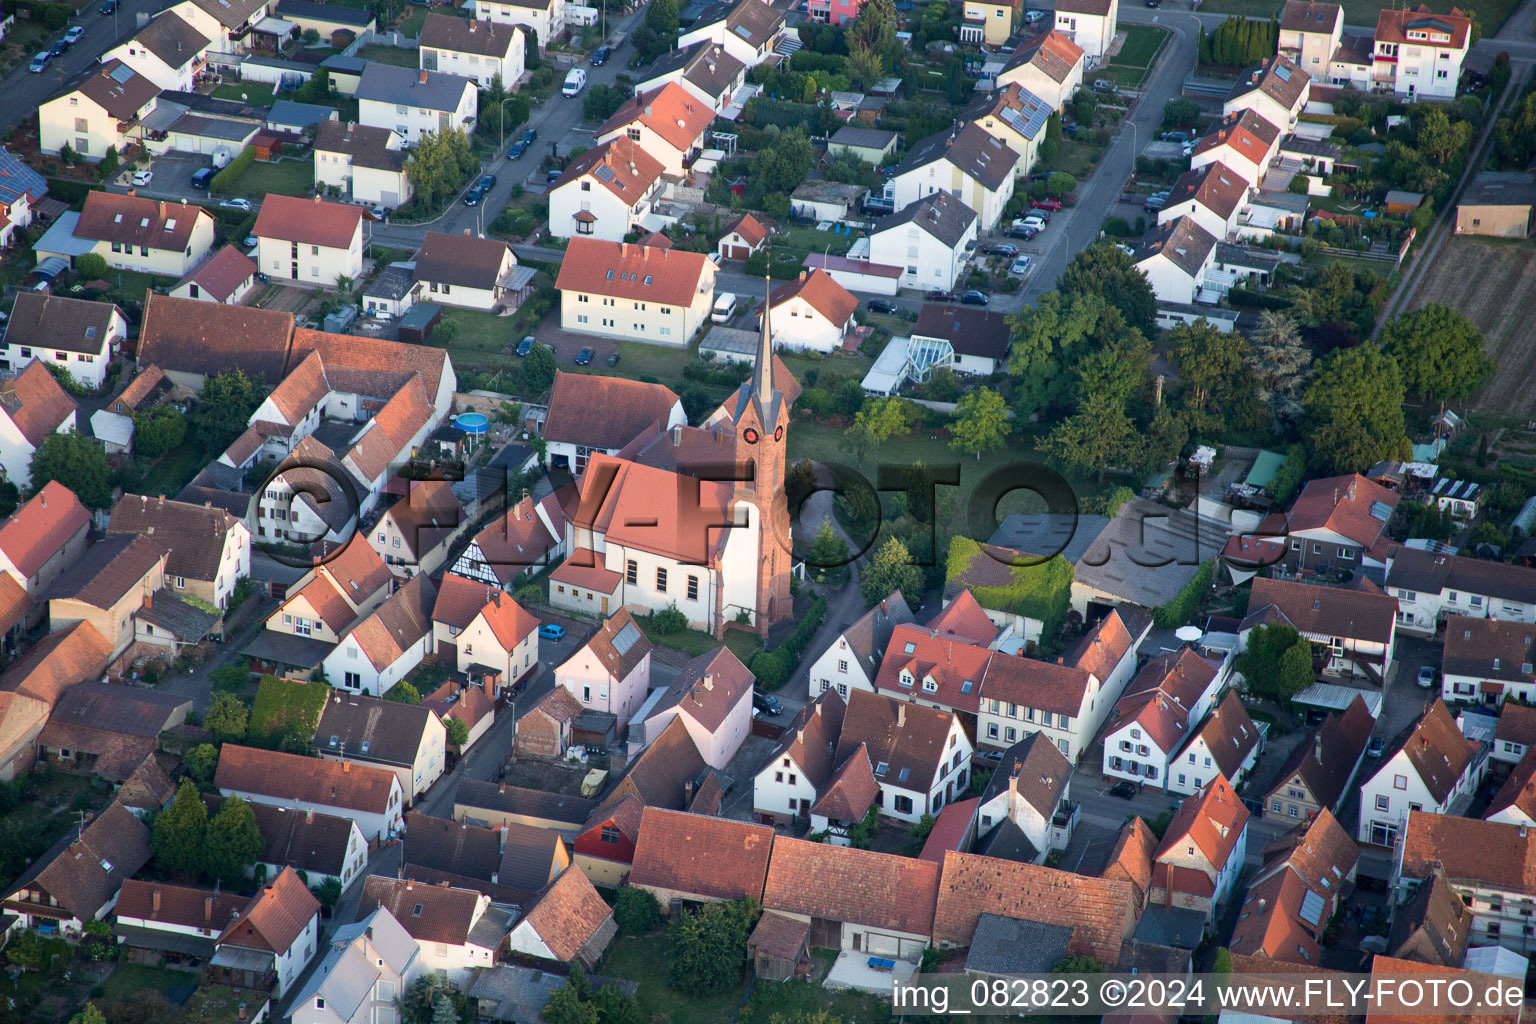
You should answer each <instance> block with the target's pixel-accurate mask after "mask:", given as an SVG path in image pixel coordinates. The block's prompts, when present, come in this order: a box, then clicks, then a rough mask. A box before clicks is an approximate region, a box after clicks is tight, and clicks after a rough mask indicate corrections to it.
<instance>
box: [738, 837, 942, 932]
mask: <svg viewBox="0 0 1536 1024" xmlns="http://www.w3.org/2000/svg"><path fill="white" fill-rule="evenodd" d="M938 889H939V866H938V865H937V864H934V863H932V862H931V861H925V860H913V859H912V858H910V857H898V856H895V855H893V854H888V853H875V852H873V851H871V850H856V849H854V848H853V847H851V846H831V845H828V844H826V843H811V842H807V841H805V840H803V839H788V838H785V837H782V836H780V837H779V838H777V839H775V840H774V842H773V856H772V857H771V858H770V859H769V862H768V878H767V882H766V884H765V885H764V888H763V909H764V910H777V911H781V912H783V913H786V914H804V915H808V916H811V917H820V918H826V919H828V920H832V921H842V922H845V923H847V924H854V925H865V926H868V927H873V928H886V929H889V930H891V931H896V932H905V933H906V934H909V935H923V936H926V935H929V934H930V933H932V931H933V930H934V913H933V910H934V903H935V900H936V899H937V894H938Z"/></svg>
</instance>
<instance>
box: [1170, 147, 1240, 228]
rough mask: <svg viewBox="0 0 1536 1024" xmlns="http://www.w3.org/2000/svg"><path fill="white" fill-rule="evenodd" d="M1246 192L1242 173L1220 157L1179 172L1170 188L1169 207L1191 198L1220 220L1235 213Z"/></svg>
mask: <svg viewBox="0 0 1536 1024" xmlns="http://www.w3.org/2000/svg"><path fill="white" fill-rule="evenodd" d="M1247 195H1248V182H1247V181H1246V180H1245V179H1244V178H1243V176H1242V175H1240V174H1238V173H1237V172H1236V171H1234V170H1233V169H1232V168H1230V167H1228V166H1227V165H1226V164H1224V163H1222V162H1221V161H1220V160H1213V161H1212V162H1210V163H1208V164H1205V165H1204V166H1202V167H1198V168H1195V169H1194V170H1191V171H1185V172H1184V173H1183V174H1181V175H1179V180H1178V181H1176V182H1174V183H1173V188H1172V189H1171V190H1170V191H1169V194H1168V206H1169V207H1174V206H1178V205H1179V204H1180V203H1187V202H1189V201H1190V200H1191V199H1193V200H1195V201H1196V202H1197V203H1199V204H1200V205H1201V206H1204V207H1205V208H1207V209H1209V210H1212V211H1214V212H1215V214H1216V215H1217V216H1218V217H1220V218H1221V219H1222V220H1227V219H1228V218H1230V217H1231V216H1232V215H1233V214H1234V213H1236V212H1237V208H1238V207H1239V206H1241V205H1242V203H1243V200H1244V198H1246V197H1247Z"/></svg>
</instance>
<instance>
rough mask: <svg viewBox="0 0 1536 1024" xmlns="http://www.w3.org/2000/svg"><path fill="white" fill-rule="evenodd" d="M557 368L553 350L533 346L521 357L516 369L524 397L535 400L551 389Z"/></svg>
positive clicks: (541, 346) (542, 346)
mask: <svg viewBox="0 0 1536 1024" xmlns="http://www.w3.org/2000/svg"><path fill="white" fill-rule="evenodd" d="M559 366H560V364H559V363H558V362H557V361H556V359H555V350H554V349H552V348H550V347H549V346H548V345H534V346H533V348H532V349H530V350H529V352H528V354H527V355H526V356H524V357H523V362H522V365H521V366H520V367H519V368H518V372H519V374H520V376H521V377H522V381H523V394H524V396H526V397H529V398H537V397H538V396H539V395H542V394H543V393H544V392H546V391H548V390H549V389H550V388H551V387H553V386H554V383H555V371H556V370H557V369H558V368H559Z"/></svg>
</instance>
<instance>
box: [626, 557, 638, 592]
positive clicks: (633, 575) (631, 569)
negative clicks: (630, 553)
mask: <svg viewBox="0 0 1536 1024" xmlns="http://www.w3.org/2000/svg"><path fill="white" fill-rule="evenodd" d="M624 582H625V583H628V584H629V585H630V586H632V587H633V586H636V585H637V584H638V583H639V582H640V565H639V563H637V562H636V561H635V560H634V559H633V558H631V559H629V560H628V561H627V562H625V563H624Z"/></svg>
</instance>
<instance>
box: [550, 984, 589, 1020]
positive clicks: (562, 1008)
mask: <svg viewBox="0 0 1536 1024" xmlns="http://www.w3.org/2000/svg"><path fill="white" fill-rule="evenodd" d="M539 1016H540V1017H542V1018H543V1019H544V1021H545V1024H598V1015H597V1007H596V1006H594V1005H593V1004H592V1003H589V1002H587V1001H586V1000H584V999H583V998H582V997H581V993H580V992H579V991H578V990H577V988H576V986H575V985H571V984H565V985H561V986H560V987H559V988H557V989H555V991H554V992H552V993H551V994H550V997H549V1002H548V1003H547V1004H545V1006H544V1009H543V1011H542V1012H541V1013H540V1014H539Z"/></svg>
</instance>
